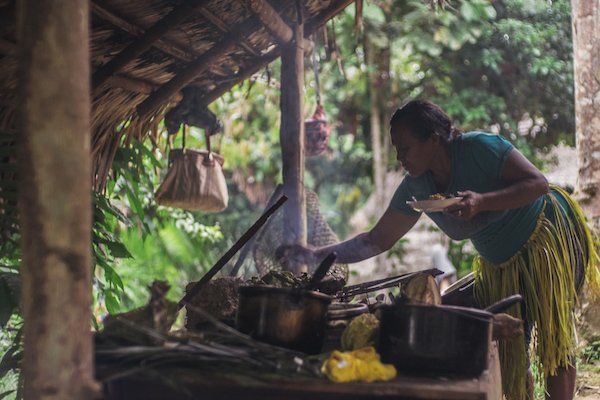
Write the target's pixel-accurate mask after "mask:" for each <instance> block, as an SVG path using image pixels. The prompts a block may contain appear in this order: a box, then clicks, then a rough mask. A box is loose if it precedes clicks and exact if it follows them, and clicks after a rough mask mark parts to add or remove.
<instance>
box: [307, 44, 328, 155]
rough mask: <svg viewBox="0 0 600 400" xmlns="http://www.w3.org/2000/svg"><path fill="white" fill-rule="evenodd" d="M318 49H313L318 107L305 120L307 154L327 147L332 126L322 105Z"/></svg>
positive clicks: (318, 151)
mask: <svg viewBox="0 0 600 400" xmlns="http://www.w3.org/2000/svg"><path fill="white" fill-rule="evenodd" d="M315 53H316V50H313V54H312V60H313V70H314V73H315V85H316V92H317V108H316V109H315V112H314V114H313V116H312V117H311V118H310V119H307V120H306V121H304V131H305V134H306V140H305V142H304V151H305V154H306V156H317V155H319V154H321V153H322V152H323V151H325V149H327V143H328V141H329V134H330V132H331V127H330V126H329V123H328V122H327V116H326V115H325V110H324V109H323V106H322V105H321V88H320V87H319V71H318V66H317V57H316V55H315Z"/></svg>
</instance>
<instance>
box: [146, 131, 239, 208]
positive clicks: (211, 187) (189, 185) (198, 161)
mask: <svg viewBox="0 0 600 400" xmlns="http://www.w3.org/2000/svg"><path fill="white" fill-rule="evenodd" d="M207 143H208V150H192V149H186V148H182V149H172V150H171V152H170V153H169V170H168V171H167V175H166V176H165V179H164V180H163V182H162V183H161V184H160V186H159V187H158V190H157V191H156V193H155V195H154V197H155V198H156V202H157V203H158V204H160V205H163V206H168V207H176V208H182V209H184V210H190V211H207V212H218V211H223V210H224V209H225V208H227V203H228V202H229V194H228V193H227V183H226V182H225V176H224V175H223V169H222V166H223V162H224V161H225V160H224V158H223V157H222V156H221V155H219V154H216V153H213V152H212V151H211V150H210V141H207Z"/></svg>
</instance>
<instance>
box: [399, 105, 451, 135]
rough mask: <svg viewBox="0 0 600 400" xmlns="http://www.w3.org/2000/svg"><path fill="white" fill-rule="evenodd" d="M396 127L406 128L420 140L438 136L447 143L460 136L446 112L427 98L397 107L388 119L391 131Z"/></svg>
mask: <svg viewBox="0 0 600 400" xmlns="http://www.w3.org/2000/svg"><path fill="white" fill-rule="evenodd" d="M398 127H404V128H407V129H408V130H409V131H410V132H411V133H412V134H413V135H414V136H415V137H416V138H417V139H419V140H420V141H421V142H424V141H426V140H427V139H429V138H430V137H432V136H439V137H440V138H441V139H442V140H443V141H444V142H446V143H448V142H451V141H452V140H453V139H454V138H456V137H457V136H460V131H459V130H458V129H456V128H455V127H454V126H453V125H452V121H451V120H450V117H449V116H448V114H446V113H445V112H444V110H442V109H441V108H440V107H439V106H438V105H436V104H433V103H432V102H430V101H427V100H412V101H409V102H408V103H406V104H405V105H403V106H402V107H400V108H399V109H397V110H396V112H395V113H394V115H393V116H392V119H391V120H390V128H391V129H392V132H393V131H394V129H396V128H398Z"/></svg>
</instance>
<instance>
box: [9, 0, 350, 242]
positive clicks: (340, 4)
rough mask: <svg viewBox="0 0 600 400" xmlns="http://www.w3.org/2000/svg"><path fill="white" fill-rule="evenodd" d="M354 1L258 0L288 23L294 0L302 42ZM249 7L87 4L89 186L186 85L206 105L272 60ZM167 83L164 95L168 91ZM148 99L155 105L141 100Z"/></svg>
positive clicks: (184, 1) (178, 2) (185, 0)
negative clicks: (89, 18)
mask: <svg viewBox="0 0 600 400" xmlns="http://www.w3.org/2000/svg"><path fill="white" fill-rule="evenodd" d="M352 1H353V0H284V1H270V2H266V0H265V1H264V2H266V3H267V6H269V5H270V6H271V7H272V8H273V9H275V11H277V14H278V15H279V16H280V17H281V19H282V20H283V21H284V22H285V23H286V24H287V25H288V26H291V24H292V23H293V22H294V21H295V20H296V15H297V5H298V4H301V5H302V16H303V22H304V24H305V29H304V31H305V37H309V36H310V34H311V33H312V32H314V31H315V30H317V29H318V28H319V27H320V26H322V25H323V24H324V23H325V22H327V20H329V19H331V18H332V17H333V16H335V15H336V14H337V13H339V12H340V11H342V10H343V9H344V8H345V7H346V6H347V5H348V4H350V3H352ZM15 3H16V0H0V183H1V184H0V220H3V221H4V222H6V221H7V219H6V218H5V217H8V215H6V213H7V212H8V211H7V210H9V209H13V208H14V207H12V206H14V204H15V201H16V200H15V198H16V184H13V183H14V182H15V179H16V178H15V173H16V167H15V162H16V161H15V160H16V153H17V152H16V145H15V141H16V138H17V131H18V121H17V112H16V111H17V109H18V93H17V92H18V90H17V89H18V77H17V54H18V42H17V36H18V35H17V32H16V31H17V28H16V25H17V24H16V6H15ZM256 3H259V4H263V2H261V1H258V2H257V1H256V0H127V1H126V0H92V1H91V3H90V11H91V14H92V31H91V35H90V38H91V41H90V61H91V66H92V74H93V76H92V82H93V83H92V88H93V89H92V96H93V98H92V126H91V130H92V155H93V158H92V159H93V163H94V169H93V172H94V176H93V180H94V182H93V183H94V188H95V189H96V190H99V191H101V190H102V189H103V188H104V185H105V183H106V179H107V176H108V172H109V170H110V167H111V164H112V160H113V158H114V155H115V152H116V150H117V148H118V147H119V146H120V145H122V144H123V143H124V142H125V143H126V142H128V140H130V139H131V138H138V139H142V138H145V137H148V136H149V135H156V134H157V132H158V126H159V122H160V121H161V119H162V118H163V116H164V115H165V113H166V112H167V111H168V110H169V109H170V108H172V107H173V106H175V105H176V104H177V103H178V102H179V101H180V100H181V98H182V94H181V93H182V90H183V89H185V88H186V87H188V88H189V87H193V88H194V89H196V92H197V93H201V98H202V100H203V102H204V103H206V105H207V104H210V103H211V102H212V101H214V100H215V99H217V98H218V97H220V96H221V95H222V94H223V93H225V92H226V91H228V90H229V89H231V87H233V86H234V85H235V84H237V83H239V82H241V81H243V80H244V79H247V78H248V77H250V76H251V75H252V74H254V73H255V72H257V71H258V70H260V68H262V67H263V66H265V65H266V64H268V63H270V62H272V61H273V60H275V59H276V58H277V57H278V56H279V46H280V45H281V41H280V38H276V37H275V35H273V32H272V29H271V27H269V30H267V29H266V28H265V26H268V25H269V24H266V25H265V23H264V22H263V21H262V20H261V19H260V18H259V17H258V14H257V13H256V9H253V8H252V4H256ZM278 39H279V40H278ZM165 85H166V86H169V88H167V89H170V90H166V92H167V93H166V94H165V93H164V92H165V90H164V89H165ZM173 89H174V90H173ZM150 98H151V100H153V101H150V102H148V100H149V99H150ZM140 105H141V106H140ZM142 109H143V111H142V112H140V111H141V110H142ZM49 112H51V110H49ZM13 186H15V187H14V188H13ZM1 213H4V215H2V214H1ZM12 224H13V223H12V222H9V223H8V225H12ZM3 225H4V224H3ZM0 230H2V229H0Z"/></svg>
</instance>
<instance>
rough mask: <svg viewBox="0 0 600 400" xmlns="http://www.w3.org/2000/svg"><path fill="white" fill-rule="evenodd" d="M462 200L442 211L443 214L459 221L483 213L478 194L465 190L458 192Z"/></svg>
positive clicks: (481, 200) (480, 196) (481, 197)
mask: <svg viewBox="0 0 600 400" xmlns="http://www.w3.org/2000/svg"><path fill="white" fill-rule="evenodd" d="M457 194H458V196H461V197H462V200H461V201H460V202H459V203H457V204H453V205H451V206H449V207H446V208H445V209H444V212H446V213H448V214H450V215H452V216H454V217H456V218H460V219H464V220H469V219H471V218H473V217H474V216H475V215H477V214H478V213H479V212H481V211H483V196H482V195H481V194H479V193H476V192H472V191H470V190H465V191H464V192H458V193H457Z"/></svg>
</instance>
